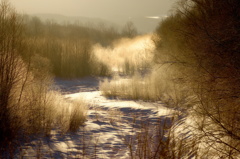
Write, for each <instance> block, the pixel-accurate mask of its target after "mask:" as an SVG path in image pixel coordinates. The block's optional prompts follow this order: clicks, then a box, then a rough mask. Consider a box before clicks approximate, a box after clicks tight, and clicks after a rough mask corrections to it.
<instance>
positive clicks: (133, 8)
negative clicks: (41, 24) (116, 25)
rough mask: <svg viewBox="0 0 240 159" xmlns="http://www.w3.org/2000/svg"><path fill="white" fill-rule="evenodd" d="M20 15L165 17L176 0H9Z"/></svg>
mask: <svg viewBox="0 0 240 159" xmlns="http://www.w3.org/2000/svg"><path fill="white" fill-rule="evenodd" d="M9 1H10V2H11V4H12V5H13V6H14V7H15V8H16V9H17V11H18V12H20V13H27V14H35V13H53V14H62V15H68V16H84V17H99V18H105V17H109V16H129V17H131V16H163V15H166V14H167V13H168V10H169V9H170V8H171V6H172V4H173V3H174V2H175V1H176V0H9Z"/></svg>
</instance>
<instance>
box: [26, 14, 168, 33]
mask: <svg viewBox="0 0 240 159" xmlns="http://www.w3.org/2000/svg"><path fill="white" fill-rule="evenodd" d="M30 16H36V17H39V18H40V19H41V20H42V21H48V20H50V21H54V22H57V23H60V24H64V23H78V24H80V25H99V24H102V25H106V26H114V27H117V28H118V27H122V26H124V25H125V24H126V23H127V22H129V21H131V22H133V23H134V25H135V27H136V28H137V30H138V32H139V33H148V32H152V31H154V29H155V28H156V27H157V26H158V23H159V22H160V21H161V19H162V18H164V16H159V17H149V16H145V17H144V16H134V17H126V16H120V15H119V16H108V17H106V18H104V19H103V18H93V17H84V16H65V15H61V14H45V13H41V14H30Z"/></svg>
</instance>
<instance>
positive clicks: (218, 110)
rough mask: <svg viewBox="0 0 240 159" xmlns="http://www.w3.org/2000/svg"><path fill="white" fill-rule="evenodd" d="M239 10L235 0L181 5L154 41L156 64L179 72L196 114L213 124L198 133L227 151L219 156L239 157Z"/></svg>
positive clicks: (193, 1) (186, 1) (185, 1)
mask: <svg viewBox="0 0 240 159" xmlns="http://www.w3.org/2000/svg"><path fill="white" fill-rule="evenodd" d="M239 8H240V1H239V0H182V1H179V3H178V4H177V7H176V10H175V11H174V13H173V14H172V15H171V16H169V17H168V18H167V19H165V20H163V21H162V22H161V23H160V25H159V27H158V29H157V30H156V34H157V36H156V37H155V38H154V40H155V44H156V46H157V49H158V50H159V51H158V52H157V53H156V55H155V56H156V62H157V63H158V64H171V65H170V66H169V67H174V68H175V69H179V72H181V75H180V76H178V77H176V78H181V79H184V80H185V81H187V82H185V83H183V85H184V84H186V85H188V86H190V88H189V91H193V92H194V94H195V96H196V103H197V104H195V106H197V107H198V109H197V112H198V113H199V115H200V116H201V117H203V116H204V118H206V119H210V120H211V121H212V123H213V124H214V125H215V126H216V125H217V127H218V128H217V129H216V127H215V128H213V127H212V129H209V128H208V129H205V128H204V127H203V128H201V129H202V131H203V133H204V134H205V135H206V136H211V137H213V138H214V140H212V141H211V142H214V143H220V144H222V145H224V146H227V147H228V148H229V149H228V150H227V149H224V150H220V151H221V153H222V156H221V157H226V156H228V155H229V156H231V157H232V156H234V155H235V154H239V153H240V146H239V143H240V124H239V123H240V9H239ZM194 108H196V107H194ZM203 125H204V124H203ZM219 134H221V135H219ZM226 137H227V138H229V140H228V141H226V140H224V139H225V138H226ZM211 142H209V145H211V144H210V143H211ZM225 155H226V156H225ZM231 157H230V158H231Z"/></svg>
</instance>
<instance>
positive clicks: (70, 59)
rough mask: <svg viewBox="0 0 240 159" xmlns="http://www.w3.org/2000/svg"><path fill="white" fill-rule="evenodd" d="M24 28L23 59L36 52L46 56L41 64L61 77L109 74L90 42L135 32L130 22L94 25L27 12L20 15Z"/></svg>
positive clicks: (103, 42) (107, 43) (106, 41)
mask: <svg viewBox="0 0 240 159" xmlns="http://www.w3.org/2000/svg"><path fill="white" fill-rule="evenodd" d="M23 30H24V38H25V45H26V46H25V47H26V48H29V51H28V52H26V51H25V52H23V54H22V56H23V57H24V58H25V59H27V58H29V57H35V56H38V57H40V58H42V59H43V58H45V60H42V62H46V63H43V64H42V65H45V66H49V68H48V69H49V70H50V71H49V72H52V73H53V75H55V76H56V77H62V78H77V77H83V76H90V75H97V76H99V75H100V76H106V75H109V74H110V68H108V67H107V65H106V64H104V63H103V62H100V60H98V59H97V58H96V57H95V55H94V52H93V49H92V46H93V45H94V44H96V43H98V44H100V45H102V46H110V45H111V44H112V42H113V41H114V40H116V39H119V38H123V37H134V36H136V35H137V31H136V29H135V27H134V25H133V24H132V23H130V22H129V23H127V24H126V26H125V27H124V28H123V29H122V30H118V29H117V28H114V27H104V25H103V26H99V27H97V26H81V25H78V24H58V23H55V22H53V21H46V22H42V21H41V20H40V19H39V18H37V17H28V16H25V17H24V18H23ZM33 59H34V58H33ZM40 61H41V60H40ZM40 61H38V63H39V62H40ZM45 68H46V67H45Z"/></svg>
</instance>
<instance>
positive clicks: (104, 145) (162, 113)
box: [23, 78, 176, 159]
mask: <svg viewBox="0 0 240 159" xmlns="http://www.w3.org/2000/svg"><path fill="white" fill-rule="evenodd" d="M98 82H99V81H98V79H95V78H84V79H81V80H71V81H65V80H57V81H56V84H57V86H58V87H59V89H60V90H61V91H62V94H63V96H64V97H65V98H66V99H67V100H68V101H69V102H72V101H75V100H78V99H84V100H85V102H87V103H89V110H88V112H87V116H88V117H87V121H86V122H85V124H84V125H83V126H81V127H80V129H79V131H78V132H77V133H75V134H71V133H68V134H66V135H61V134H60V133H59V132H60V131H58V130H54V131H52V134H51V136H50V137H49V138H41V139H37V140H33V141H32V142H31V143H29V144H27V145H25V147H23V150H24V151H25V154H24V156H26V157H27V158H28V157H37V156H38V155H41V156H42V157H53V158H84V157H86V158H124V159H125V158H130V155H131V154H130V149H129V145H130V144H134V142H135V141H134V140H136V136H137V133H139V132H140V131H141V130H140V128H141V126H142V125H143V124H147V126H148V127H149V130H151V129H154V127H155V126H156V125H158V123H159V121H160V120H165V121H166V122H171V121H170V120H171V116H172V115H173V114H175V113H176V111H173V110H171V109H168V108H166V107H164V106H163V104H161V103H147V102H141V101H138V102H136V101H131V100H118V99H108V98H105V97H103V96H102V95H101V92H100V91H98ZM130 141H131V142H133V143H129V142H130Z"/></svg>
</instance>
